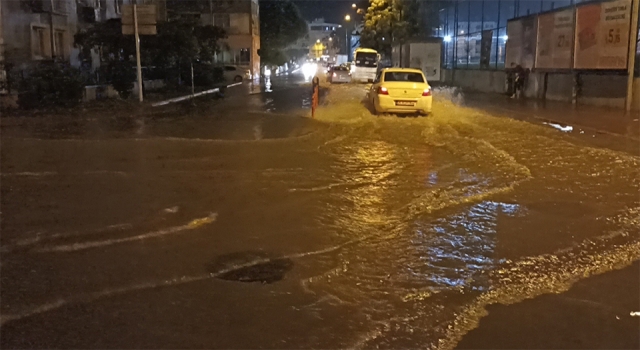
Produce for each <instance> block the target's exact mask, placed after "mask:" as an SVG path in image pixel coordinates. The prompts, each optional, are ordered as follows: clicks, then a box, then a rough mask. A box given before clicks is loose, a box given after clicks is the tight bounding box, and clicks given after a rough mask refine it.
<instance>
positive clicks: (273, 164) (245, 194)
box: [0, 78, 640, 349]
mask: <svg viewBox="0 0 640 350" xmlns="http://www.w3.org/2000/svg"><path fill="white" fill-rule="evenodd" d="M300 83H301V82H300V81H299V80H297V78H283V79H277V80H275V79H274V84H273V86H272V88H271V89H270V90H271V91H268V92H266V91H265V92H263V93H258V94H251V95H250V94H249V93H250V92H251V89H250V88H249V87H246V86H245V87H242V88H238V89H237V90H234V91H231V90H230V91H229V92H228V94H227V97H226V98H225V99H222V100H215V101H214V100H198V101H196V106H190V105H189V106H187V105H178V106H169V107H166V108H164V109H160V110H158V111H159V112H157V113H156V112H153V113H155V114H146V115H144V116H142V117H135V118H132V117H131V116H130V115H126V113H121V112H119V113H115V114H114V115H111V116H107V117H96V116H93V115H91V114H90V113H88V114H87V115H86V116H85V117H84V118H82V119H80V120H78V119H70V118H64V117H60V118H57V117H56V118H41V119H37V120H33V119H25V118H3V120H2V154H1V155H2V163H1V167H0V170H1V173H2V187H1V190H2V202H1V204H2V222H1V225H2V226H1V228H2V236H1V240H0V243H1V247H2V260H1V263H2V265H1V266H0V268H1V272H2V275H1V288H2V289H1V295H0V296H1V299H2V304H1V305H0V313H1V316H2V327H1V328H0V335H1V339H0V341H1V345H2V348H344V347H360V348H374V347H381V348H404V347H411V348H428V347H433V348H443V349H447V348H453V347H455V346H456V344H458V342H459V341H460V340H461V339H462V336H463V335H464V334H466V333H467V332H468V331H469V330H471V329H473V328H474V327H476V326H477V324H478V321H479V320H480V318H481V317H482V316H483V315H484V314H485V313H486V312H485V310H486V309H487V307H488V306H490V305H493V304H504V305H510V304H514V303H518V302H521V301H522V300H525V299H529V298H534V297H538V296H541V295H545V294H548V293H559V292H563V291H566V290H568V289H569V288H570V287H571V286H572V285H574V284H575V283H576V282H578V281H581V280H583V279H585V278H586V277H588V276H590V275H597V274H602V273H607V272H609V271H612V270H616V269H621V268H625V267H628V266H629V265H630V264H632V262H634V261H637V260H638V259H639V258H640V238H639V237H638V227H640V226H639V224H640V215H639V214H640V201H639V199H638V185H639V181H640V175H639V171H638V165H639V164H638V162H639V160H640V159H639V158H638V156H637V155H634V154H632V153H628V152H624V151H621V150H620V147H616V145H617V143H619V141H618V140H617V139H616V138H615V137H613V136H610V135H599V136H598V146H597V147H596V146H594V143H592V142H591V141H590V140H589V139H588V138H581V137H578V136H574V135H567V134H564V133H562V132H561V131H558V130H556V129H553V128H551V127H548V126H541V125H535V124H531V123H526V122H522V121H516V120H511V119H508V118H500V117H495V116H492V115H488V114H486V113H482V112H479V111H477V110H473V109H468V108H465V107H461V106H459V105H456V104H453V103H451V102H450V101H449V97H450V96H449V95H450V93H449V92H448V91H447V90H441V91H439V93H438V94H436V102H435V105H434V115H432V116H430V117H428V118H413V117H407V118H398V117H397V116H389V115H383V116H372V115H371V114H370V113H369V111H368V109H367V108H366V105H364V104H363V103H362V99H363V97H364V86H362V85H342V86H332V87H330V88H329V90H328V91H329V92H328V95H327V96H326V97H325V98H324V99H323V104H322V106H321V108H320V110H319V111H318V115H317V116H316V119H314V120H311V119H310V118H308V112H309V111H308V105H309V100H308V96H307V92H308V90H309V87H308V86H301V85H299V84H300ZM254 92H255V91H254ZM149 113H150V112H149ZM609 138H610V139H609ZM603 140H604V141H603ZM608 143H610V144H611V145H612V147H602V144H605V145H606V144H608ZM603 276H607V275H606V274H605V275H603ZM603 288H606V287H603ZM638 295H639V297H640V292H639V293H638ZM623 311H624V312H623V313H620V315H618V313H616V314H615V315H616V316H617V317H620V320H619V321H620V322H622V323H621V327H622V328H621V329H622V330H623V331H622V335H620V334H616V337H620V336H622V337H625V335H626V336H628V342H626V343H623V344H635V343H634V341H636V340H637V338H638V335H637V334H632V333H633V332H629V331H627V330H629V329H630V330H633V329H634V325H636V326H637V325H638V319H637V318H635V319H634V318H632V317H631V316H630V314H629V311H640V310H623ZM625 312H626V313H625ZM625 327H626V328H625ZM603 344H604V345H605V348H606V344H607V343H606V342H604V343H603ZM586 347H589V346H586Z"/></svg>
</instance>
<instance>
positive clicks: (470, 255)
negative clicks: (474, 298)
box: [408, 202, 521, 291]
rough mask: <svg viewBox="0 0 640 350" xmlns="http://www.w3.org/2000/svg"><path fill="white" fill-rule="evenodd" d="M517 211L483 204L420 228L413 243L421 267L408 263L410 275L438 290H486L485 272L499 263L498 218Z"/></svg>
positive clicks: (512, 207) (511, 206) (514, 206)
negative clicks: (497, 255)
mask: <svg viewBox="0 0 640 350" xmlns="http://www.w3.org/2000/svg"><path fill="white" fill-rule="evenodd" d="M520 211H521V208H520V206H519V205H517V204H508V203H497V202H482V203H479V204H476V205H474V206H472V207H471V208H469V209H468V210H467V211H465V212H462V213H459V214H456V215H452V216H448V217H443V218H440V219H437V220H435V222H430V223H427V224H426V225H424V224H420V226H419V227H417V228H416V230H415V239H414V240H413V242H412V243H413V246H414V248H415V250H416V254H417V255H418V256H417V258H418V260H419V261H420V264H419V265H418V266H416V265H415V262H414V261H415V259H410V260H408V262H409V266H410V268H411V274H412V275H414V276H415V275H416V274H418V275H419V276H421V278H423V279H424V281H425V282H426V281H429V282H431V283H434V284H435V287H437V288H457V287H468V288H470V289H471V290H478V291H482V290H486V289H488V288H489V287H490V285H489V280H488V279H487V278H486V277H485V272H486V271H488V270H490V269H492V268H493V267H494V266H495V264H496V263H498V262H496V261H495V258H494V254H495V249H496V243H497V240H496V234H497V230H496V227H497V219H498V215H499V214H506V215H509V216H514V215H518V214H519V212H520ZM429 232H432V233H431V234H429ZM419 271H422V274H419Z"/></svg>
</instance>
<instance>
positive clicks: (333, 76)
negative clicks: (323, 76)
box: [327, 66, 351, 84]
mask: <svg viewBox="0 0 640 350" xmlns="http://www.w3.org/2000/svg"><path fill="white" fill-rule="evenodd" d="M327 81H329V82H331V84H335V83H350V82H351V73H350V72H349V68H347V67H344V66H339V67H333V69H332V70H331V72H329V73H328V74H327Z"/></svg>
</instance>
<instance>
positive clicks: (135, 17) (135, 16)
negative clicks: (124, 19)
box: [133, 5, 144, 102]
mask: <svg viewBox="0 0 640 350" xmlns="http://www.w3.org/2000/svg"><path fill="white" fill-rule="evenodd" d="M133 28H134V29H133V30H134V35H135V40H136V62H137V68H138V101H140V102H142V101H143V99H144V97H142V67H141V65H140V35H139V33H138V5H133Z"/></svg>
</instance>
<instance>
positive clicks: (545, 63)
mask: <svg viewBox="0 0 640 350" xmlns="http://www.w3.org/2000/svg"><path fill="white" fill-rule="evenodd" d="M573 15H574V11H573V9H566V10H562V11H558V12H552V13H546V14H543V15H540V16H539V17H538V40H537V51H536V68H538V69H569V68H571V48H572V46H573V38H574V34H573Z"/></svg>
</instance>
